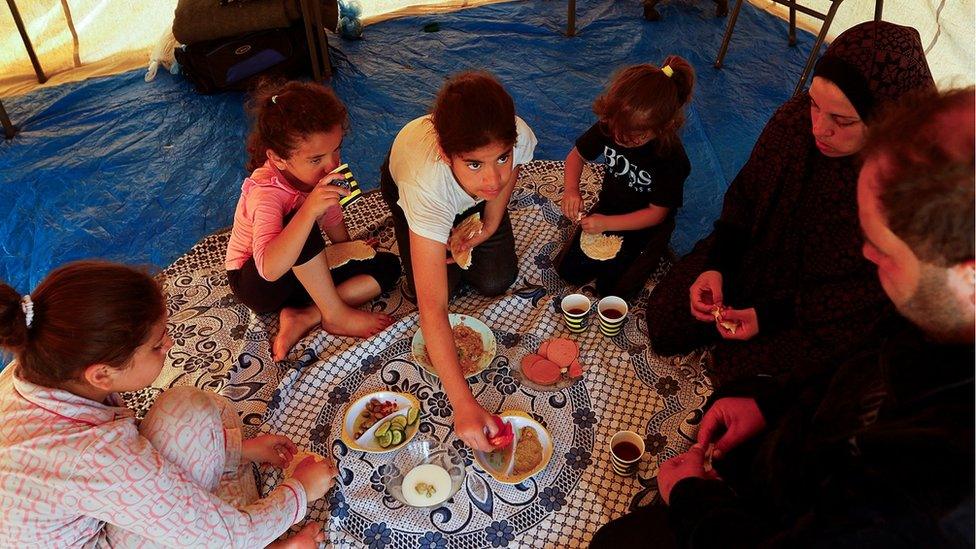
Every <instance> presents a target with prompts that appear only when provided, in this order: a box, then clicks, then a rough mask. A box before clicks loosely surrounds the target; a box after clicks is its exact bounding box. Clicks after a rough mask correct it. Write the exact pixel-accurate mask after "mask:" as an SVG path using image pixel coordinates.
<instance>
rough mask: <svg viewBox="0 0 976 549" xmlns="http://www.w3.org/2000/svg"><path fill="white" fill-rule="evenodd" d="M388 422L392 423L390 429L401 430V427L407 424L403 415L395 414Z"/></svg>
mask: <svg viewBox="0 0 976 549" xmlns="http://www.w3.org/2000/svg"><path fill="white" fill-rule="evenodd" d="M408 413H409V412H408ZM390 423H392V425H391V428H392V429H400V430H401V431H402V430H403V428H404V427H406V426H407V418H405V417H404V416H397V417H395V418H393V419H391V420H390Z"/></svg>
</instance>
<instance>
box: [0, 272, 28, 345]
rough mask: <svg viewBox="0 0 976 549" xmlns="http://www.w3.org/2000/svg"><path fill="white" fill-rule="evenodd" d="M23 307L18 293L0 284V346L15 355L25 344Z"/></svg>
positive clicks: (25, 329)
mask: <svg viewBox="0 0 976 549" xmlns="http://www.w3.org/2000/svg"><path fill="white" fill-rule="evenodd" d="M31 306H32V307H33V305H31ZM24 309H25V307H24V305H23V298H22V297H21V296H20V294H19V293H17V291H16V290H14V289H13V288H11V287H10V286H8V285H6V284H0V348H3V349H6V350H8V351H10V352H11V353H13V354H15V355H16V354H19V353H20V352H21V351H22V350H23V349H24V348H25V347H26V346H27V337H28V334H27V331H28V329H27V313H26V312H25V311H24ZM31 320H33V319H31Z"/></svg>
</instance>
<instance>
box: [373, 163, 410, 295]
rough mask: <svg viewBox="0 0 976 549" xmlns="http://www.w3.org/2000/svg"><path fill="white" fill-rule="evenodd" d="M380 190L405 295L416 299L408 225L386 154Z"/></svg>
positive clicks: (381, 171) (381, 170) (381, 172)
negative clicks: (399, 264)
mask: <svg viewBox="0 0 976 549" xmlns="http://www.w3.org/2000/svg"><path fill="white" fill-rule="evenodd" d="M380 192H381V193H382V195H383V201H384V202H386V205H387V207H388V208H390V216H391V218H392V219H393V234H394V236H396V241H397V252H398V253H399V254H400V258H401V263H402V264H403V265H402V266H403V274H404V277H405V278H406V288H405V289H406V292H407V294H408V296H407V297H410V298H412V299H413V300H416V296H417V289H416V286H414V283H413V266H412V265H411V263H410V226H409V225H408V224H407V217H406V216H405V215H404V214H403V209H402V208H400V205H399V204H397V201H398V200H399V199H400V190H399V189H398V188H397V186H396V182H395V181H393V176H392V175H390V157H389V155H387V157H386V161H385V162H383V166H382V167H381V168H380Z"/></svg>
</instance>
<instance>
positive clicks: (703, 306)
mask: <svg viewBox="0 0 976 549" xmlns="http://www.w3.org/2000/svg"><path fill="white" fill-rule="evenodd" d="M688 297H689V303H690V304H691V316H693V317H695V318H697V319H698V320H700V321H702V322H715V317H714V316H713V315H712V311H713V310H714V309H715V307H721V306H722V273H720V272H718V271H705V272H703V273H702V274H700V275H698V278H697V279H695V282H694V284H692V285H691V288H689V289H688Z"/></svg>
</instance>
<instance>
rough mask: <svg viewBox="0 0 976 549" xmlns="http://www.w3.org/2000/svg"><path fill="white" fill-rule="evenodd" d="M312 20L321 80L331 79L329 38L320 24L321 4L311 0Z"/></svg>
mask: <svg viewBox="0 0 976 549" xmlns="http://www.w3.org/2000/svg"><path fill="white" fill-rule="evenodd" d="M312 13H313V14H314V17H313V18H312V20H313V21H314V23H315V37H316V40H315V43H316V46H317V47H318V50H319V61H320V62H321V66H322V79H323V80H327V79H331V78H332V62H331V61H330V60H329V38H328V37H327V36H326V34H325V24H324V23H323V22H322V2H321V1H320V0H312Z"/></svg>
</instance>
